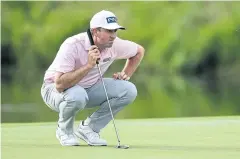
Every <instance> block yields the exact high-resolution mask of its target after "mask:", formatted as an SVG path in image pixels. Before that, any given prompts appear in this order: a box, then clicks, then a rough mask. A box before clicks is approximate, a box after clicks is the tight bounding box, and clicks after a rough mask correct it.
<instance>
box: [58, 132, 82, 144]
mask: <svg viewBox="0 0 240 159" xmlns="http://www.w3.org/2000/svg"><path fill="white" fill-rule="evenodd" d="M56 137H57V139H58V140H59V141H60V143H61V145H62V146H79V145H80V144H79V142H78V140H77V138H76V136H75V135H74V134H66V133H64V132H63V131H62V130H61V129H60V128H57V130H56Z"/></svg>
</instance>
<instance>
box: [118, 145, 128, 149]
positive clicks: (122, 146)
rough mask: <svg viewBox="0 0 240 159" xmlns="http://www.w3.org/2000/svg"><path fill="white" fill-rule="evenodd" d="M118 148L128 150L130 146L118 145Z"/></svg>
mask: <svg viewBox="0 0 240 159" xmlns="http://www.w3.org/2000/svg"><path fill="white" fill-rule="evenodd" d="M116 148H118V149H128V148H129V146H128V145H117V146H116Z"/></svg>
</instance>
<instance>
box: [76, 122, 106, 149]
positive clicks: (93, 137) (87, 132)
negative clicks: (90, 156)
mask: <svg viewBox="0 0 240 159" xmlns="http://www.w3.org/2000/svg"><path fill="white" fill-rule="evenodd" d="M75 135H76V136H77V137H79V138H80V139H82V140H83V141H85V142H86V143H87V144H88V145H90V146H107V141H106V140H104V139H101V138H100V135H99V134H98V133H96V132H94V131H93V130H92V129H91V128H90V127H89V126H88V125H83V124H82V122H81V123H80V124H79V126H78V128H77V130H76V131H75Z"/></svg>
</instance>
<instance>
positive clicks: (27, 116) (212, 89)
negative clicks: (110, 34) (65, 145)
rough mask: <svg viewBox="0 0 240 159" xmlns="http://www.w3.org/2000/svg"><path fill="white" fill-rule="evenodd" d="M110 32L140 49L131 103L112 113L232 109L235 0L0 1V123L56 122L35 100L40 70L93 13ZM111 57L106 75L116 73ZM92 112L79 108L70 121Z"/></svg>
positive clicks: (239, 19) (237, 110)
mask: <svg viewBox="0 0 240 159" xmlns="http://www.w3.org/2000/svg"><path fill="white" fill-rule="evenodd" d="M103 9H105V10H110V11H112V12H114V13H115V14H116V15H117V17H118V19H119V23H120V24H122V25H123V26H126V28H127V30H126V31H119V32H118V36H119V37H121V38H123V39H128V40H132V41H135V42H137V43H139V44H141V45H142V46H144V47H145V50H146V54H145V57H144V59H143V61H142V63H141V65H140V67H139V68H138V70H137V72H136V73H135V74H134V76H133V77H132V79H131V81H132V82H133V83H135V84H136V86H137V88H138V97H137V99H136V101H135V102H134V103H133V104H131V105H129V106H128V107H126V109H124V110H123V111H122V112H120V113H119V114H118V115H117V118H166V117H186V116H225V115H228V116H229V115H239V114H240V102H239V93H240V80H239V78H240V74H239V70H240V63H239V62H240V52H239V50H240V2H120V1H118V2H80V1H78V2H64V1H61V2H57V1H52V2H44V1H43V2H34V1H31V2H27V1H26V2H6V1H4V2H1V62H2V63H1V89H2V93H1V110H2V114H1V118H2V122H38V121H56V120H57V117H58V114H57V113H55V112H53V111H51V110H50V109H49V108H48V107H47V106H46V105H45V104H44V103H43V101H42V98H41V95H40V88H41V84H42V81H43V76H44V72H45V70H46V69H47V68H48V67H49V65H50V64H51V62H52V60H53V59H54V57H55V55H56V53H57V51H58V49H59V46H60V45H61V43H62V42H63V41H64V40H65V39H66V38H67V37H69V36H72V35H74V34H78V33H80V32H83V31H86V29H87V27H88V25H89V20H90V19H91V17H92V16H93V15H94V14H95V13H96V12H98V11H100V10H103ZM124 62H125V61H123V60H121V61H116V62H115V63H114V64H113V65H112V66H111V67H110V69H109V70H108V72H107V73H106V75H105V76H106V77H108V76H111V75H112V73H114V72H115V71H120V70H121V69H122V67H123V64H124ZM93 111H94V109H92V110H84V111H82V112H81V113H79V115H78V117H77V118H78V119H82V118H84V117H86V116H87V115H88V114H89V113H91V112H93Z"/></svg>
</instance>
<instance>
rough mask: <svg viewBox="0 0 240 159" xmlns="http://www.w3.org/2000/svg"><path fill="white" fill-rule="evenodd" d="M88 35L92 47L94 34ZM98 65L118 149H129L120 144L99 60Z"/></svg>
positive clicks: (88, 31)
mask: <svg viewBox="0 0 240 159" xmlns="http://www.w3.org/2000/svg"><path fill="white" fill-rule="evenodd" d="M87 34H88V38H89V40H90V44H91V45H94V41H93V38H92V34H91V31H90V29H88V30H87ZM96 64H97V67H98V71H99V75H100V78H101V81H102V85H103V88H104V92H105V95H106V97H107V102H108V107H109V109H110V113H111V116H112V121H113V125H114V128H115V132H116V136H117V140H118V145H117V146H116V148H119V149H128V148H129V146H128V145H121V144H120V139H119V135H118V131H117V128H116V124H115V120H114V117H113V113H112V108H111V105H110V102H109V99H108V95H107V90H106V87H105V83H104V81H103V78H102V71H101V69H100V67H99V65H98V64H99V61H98V60H97V61H96Z"/></svg>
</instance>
